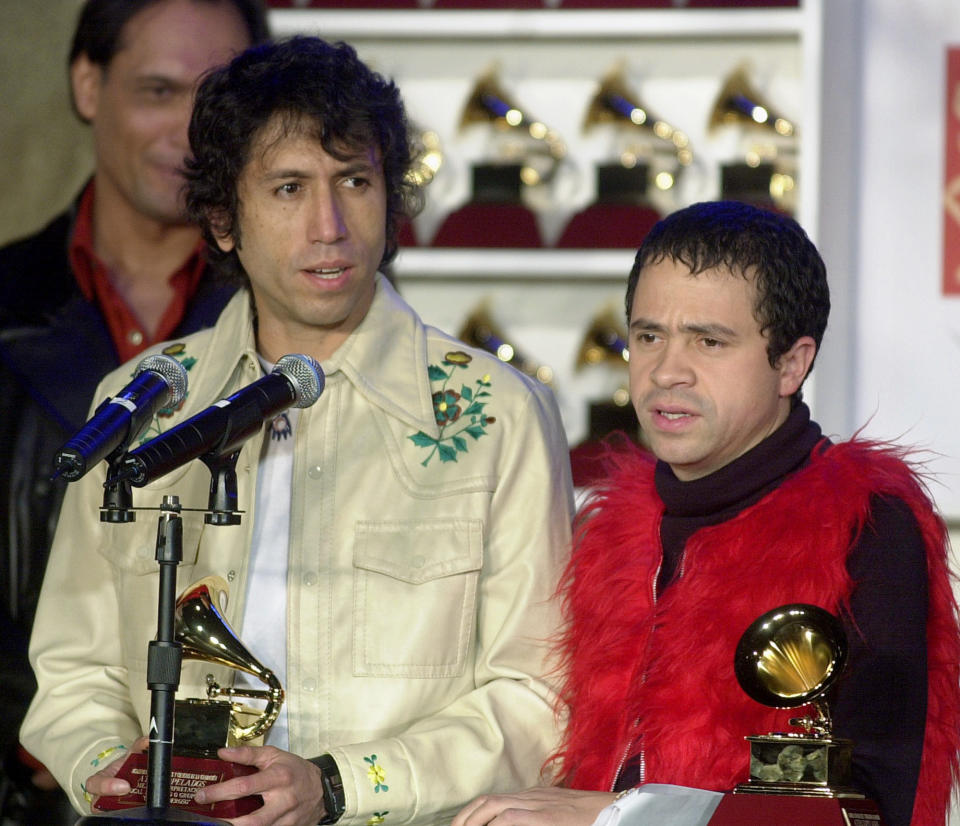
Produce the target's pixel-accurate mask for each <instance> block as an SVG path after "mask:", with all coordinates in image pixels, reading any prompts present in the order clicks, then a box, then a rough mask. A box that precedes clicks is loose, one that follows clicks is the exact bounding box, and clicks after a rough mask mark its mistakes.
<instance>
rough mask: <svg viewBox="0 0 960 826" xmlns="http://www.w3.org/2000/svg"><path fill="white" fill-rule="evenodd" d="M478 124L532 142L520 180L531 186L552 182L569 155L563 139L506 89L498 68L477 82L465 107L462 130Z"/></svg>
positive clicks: (461, 118) (461, 119) (462, 116)
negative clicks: (564, 159) (521, 105)
mask: <svg viewBox="0 0 960 826" xmlns="http://www.w3.org/2000/svg"><path fill="white" fill-rule="evenodd" d="M477 123H486V124H493V125H494V126H496V127H497V128H498V129H501V130H503V131H508V132H511V133H513V134H516V135H518V136H520V137H521V138H522V139H523V140H524V141H529V145H530V149H529V150H528V152H527V153H526V154H527V157H526V158H525V159H524V160H525V162H524V165H523V167H522V168H521V170H520V178H521V180H522V181H523V182H524V183H525V184H526V185H527V186H535V185H537V184H540V183H547V182H548V181H550V180H551V179H552V178H553V176H554V174H555V173H556V171H557V167H558V166H559V164H560V161H561V160H563V158H564V157H565V155H566V154H567V147H566V144H565V143H564V142H563V140H561V138H560V136H559V135H558V134H557V133H556V132H555V131H554V130H553V129H550V128H549V127H548V126H546V125H545V124H544V123H543V122H542V121H539V120H537V119H536V118H533V117H531V116H530V115H528V114H527V113H526V112H525V111H524V110H523V109H522V108H521V107H520V106H519V105H518V104H517V103H515V102H514V101H513V100H512V99H511V98H510V96H509V95H508V94H507V93H506V92H505V91H504V90H503V88H502V87H501V86H500V82H499V81H498V79H497V74H496V70H495V69H490V70H489V71H488V72H487V73H486V74H484V75H482V76H481V77H480V78H479V79H478V80H477V82H476V83H475V84H474V86H473V89H472V91H471V92H470V96H469V97H468V98H467V102H466V104H465V105H464V107H463V113H462V114H461V116H460V128H461V129H465V128H466V127H468V126H471V125H473V124H477ZM537 161H539V163H538V162H537Z"/></svg>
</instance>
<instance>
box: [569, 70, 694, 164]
mask: <svg viewBox="0 0 960 826" xmlns="http://www.w3.org/2000/svg"><path fill="white" fill-rule="evenodd" d="M601 124H615V125H616V124H619V125H625V126H630V127H634V128H637V129H640V130H642V131H643V132H645V133H647V134H649V135H652V136H653V137H654V138H656V139H657V141H658V146H661V147H663V148H665V149H669V151H671V152H673V153H674V154H675V155H676V159H677V163H678V164H679V165H680V166H681V167H685V166H689V165H690V164H691V163H692V162H693V152H692V151H691V149H690V139H689V138H688V137H687V135H686V133H685V132H682V131H680V130H679V129H676V128H674V127H673V126H671V125H670V124H669V123H667V122H666V121H665V120H663V118H660V117H657V116H656V115H654V114H653V113H652V112H651V111H650V110H649V109H648V108H647V107H646V106H645V105H644V104H643V103H641V102H640V101H639V99H638V98H637V96H636V94H635V93H634V91H633V90H632V89H630V87H629V86H628V84H627V81H626V77H625V70H624V68H623V65H622V63H621V64H618V65H617V66H615V67H614V68H613V69H611V70H610V71H609V72H608V73H607V74H606V75H605V76H604V77H603V79H602V80H601V81H600V87H599V89H597V92H596V94H595V95H594V96H593V98H592V99H591V101H590V105H589V106H588V107H587V112H586V114H585V115H584V119H583V131H584V132H588V131H590V130H591V129H593V128H594V127H596V126H599V125H601Z"/></svg>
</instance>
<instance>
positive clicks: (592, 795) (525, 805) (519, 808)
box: [450, 786, 616, 826]
mask: <svg viewBox="0 0 960 826" xmlns="http://www.w3.org/2000/svg"><path fill="white" fill-rule="evenodd" d="M615 798H616V794H614V793H613V792H583V791H579V790H577V789H561V788H559V787H557V786H548V787H542V788H535V789H527V790H526V791H524V792H517V793H516V794H487V795H482V796H481V797H478V798H476V799H474V800H472V801H470V803H468V804H467V805H466V806H464V807H463V808H462V809H461V810H460V812H459V813H458V814H457V816H456V817H455V818H454V819H453V822H452V823H451V824H450V826H486V824H488V823H492V824H495V826H590V824H591V823H593V821H594V820H596V819H597V815H598V814H600V810H601V809H604V808H606V807H607V806H609V805H610V804H611V803H613V801H614V799H615Z"/></svg>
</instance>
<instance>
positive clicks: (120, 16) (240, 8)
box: [67, 0, 270, 67]
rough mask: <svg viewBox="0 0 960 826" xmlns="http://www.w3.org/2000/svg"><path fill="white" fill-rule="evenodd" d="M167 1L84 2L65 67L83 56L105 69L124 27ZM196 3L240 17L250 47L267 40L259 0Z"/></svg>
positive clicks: (207, 0)
mask: <svg viewBox="0 0 960 826" xmlns="http://www.w3.org/2000/svg"><path fill="white" fill-rule="evenodd" d="M162 2H167V0H87V2H86V3H84V4H83V8H81V9H80V14H79V16H78V17H77V28H76V29H75V31H74V33H73V42H72V44H71V46H70V55H69V57H68V59H67V66H72V65H73V61H75V60H76V59H77V58H78V57H80V55H82V54H84V55H86V56H87V58H88V59H89V60H90V62H91V63H96V64H97V65H98V66H103V67H107V66H109V65H110V61H111V60H113V56H114V55H115V54H116V53H117V52H118V51H120V49H121V48H122V46H123V44H122V43H121V38H122V37H123V27H124V26H126V25H127V23H128V22H129V21H130V20H131V19H132V18H133V17H135V16H136V15H138V14H139V13H140V12H141V11H143V10H144V9H145V8H147V7H149V6H153V5H155V4H156V3H162ZM193 2H195V3H200V2H203V3H227V4H229V5H231V6H233V7H234V8H235V9H236V10H237V14H239V15H240V16H241V17H242V18H243V22H244V23H245V24H246V26H247V31H248V32H249V34H250V43H251V45H253V44H256V43H262V42H263V41H265V40H268V39H269V37H270V29H269V25H268V23H267V12H266V9H265V8H264V6H263V3H262V2H261V0H193Z"/></svg>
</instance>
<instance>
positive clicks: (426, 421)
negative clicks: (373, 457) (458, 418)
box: [322, 273, 440, 436]
mask: <svg viewBox="0 0 960 826" xmlns="http://www.w3.org/2000/svg"><path fill="white" fill-rule="evenodd" d="M427 358H428V356H427V335H426V329H425V328H424V325H423V322H422V321H421V320H420V318H419V316H417V314H416V313H415V312H414V311H413V309H412V308H411V307H410V305H409V304H407V303H406V302H405V301H404V300H403V299H402V298H401V297H400V296H399V295H398V293H397V291H396V290H395V289H394V288H393V286H392V285H391V284H390V282H389V281H387V279H386V278H384V277H383V275H381V274H379V273H378V274H377V280H376V292H375V293H374V297H373V303H372V304H371V305H370V309H369V311H368V312H367V315H366V317H365V318H364V319H363V321H361V322H360V324H359V325H358V327H357V329H356V330H354V331H353V333H352V334H351V335H350V337H349V338H348V339H347V340H346V341H345V342H344V343H343V345H342V346H341V347H340V348H339V349H338V350H337V352H336V353H334V354H333V355H332V356H331V357H330V358H329V359H327V360H326V361H325V362H324V363H323V365H322V366H323V369H324V372H325V373H326V374H327V375H329V376H334V375H336V374H337V373H338V372H339V373H342V374H343V376H344V377H345V378H346V379H347V380H348V381H349V382H350V383H351V384H352V385H353V386H354V387H355V388H356V389H357V391H358V392H359V393H360V394H361V395H362V396H363V397H364V398H365V399H366V400H367V401H368V402H369V403H370V404H372V405H374V406H376V407H379V408H380V409H381V410H383V411H384V412H385V413H387V414H388V415H390V416H392V417H395V418H397V419H399V420H400V421H403V422H405V423H407V424H409V425H410V426H411V427H413V428H415V429H417V430H423V431H424V432H425V433H429V434H432V435H434V436H439V435H440V434H439V426H438V425H437V419H436V414H435V413H434V409H433V394H432V391H431V389H430V380H429V377H428V373H427Z"/></svg>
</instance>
